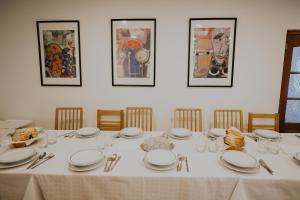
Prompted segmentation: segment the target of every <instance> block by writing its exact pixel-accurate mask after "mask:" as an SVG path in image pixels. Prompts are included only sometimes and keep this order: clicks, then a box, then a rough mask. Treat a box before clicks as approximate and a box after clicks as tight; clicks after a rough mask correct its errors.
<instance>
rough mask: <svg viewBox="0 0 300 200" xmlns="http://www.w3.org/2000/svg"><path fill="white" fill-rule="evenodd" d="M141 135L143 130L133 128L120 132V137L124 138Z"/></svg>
mask: <svg viewBox="0 0 300 200" xmlns="http://www.w3.org/2000/svg"><path fill="white" fill-rule="evenodd" d="M142 133H143V130H142V129H140V128H135V127H128V128H124V129H122V130H121V131H120V135H121V136H125V137H136V136H139V135H141V134H142Z"/></svg>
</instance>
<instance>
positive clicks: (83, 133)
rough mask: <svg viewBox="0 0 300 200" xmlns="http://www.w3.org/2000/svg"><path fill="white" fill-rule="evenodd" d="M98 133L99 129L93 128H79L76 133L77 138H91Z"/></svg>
mask: <svg viewBox="0 0 300 200" xmlns="http://www.w3.org/2000/svg"><path fill="white" fill-rule="evenodd" d="M98 132H99V129H98V128H94V127H86V128H81V129H78V130H77V131H76V133H77V135H78V136H92V135H94V134H96V133H98Z"/></svg>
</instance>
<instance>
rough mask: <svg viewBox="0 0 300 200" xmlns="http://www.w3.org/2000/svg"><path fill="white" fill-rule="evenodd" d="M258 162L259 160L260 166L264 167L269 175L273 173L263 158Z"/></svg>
mask: <svg viewBox="0 0 300 200" xmlns="http://www.w3.org/2000/svg"><path fill="white" fill-rule="evenodd" d="M258 162H259V164H260V166H262V167H263V168H265V169H266V170H267V171H268V172H269V173H270V174H271V175H273V173H274V172H273V170H272V169H271V168H270V167H269V166H268V165H267V163H266V162H265V161H264V160H262V159H259V161H258Z"/></svg>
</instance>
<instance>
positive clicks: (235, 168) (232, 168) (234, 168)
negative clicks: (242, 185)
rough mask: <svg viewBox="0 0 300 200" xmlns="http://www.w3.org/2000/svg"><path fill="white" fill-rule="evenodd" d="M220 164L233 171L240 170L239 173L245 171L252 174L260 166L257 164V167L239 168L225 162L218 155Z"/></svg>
mask: <svg viewBox="0 0 300 200" xmlns="http://www.w3.org/2000/svg"><path fill="white" fill-rule="evenodd" d="M219 162H220V164H221V165H223V166H224V167H226V168H228V169H231V170H233V171H236V172H241V173H246V174H254V173H257V172H258V171H259V169H260V166H259V165H258V166H257V167H254V168H240V167H236V166H234V165H231V164H230V163H227V162H226V161H224V160H223V159H222V157H220V161H219Z"/></svg>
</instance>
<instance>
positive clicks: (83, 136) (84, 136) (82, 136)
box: [76, 132, 99, 138]
mask: <svg viewBox="0 0 300 200" xmlns="http://www.w3.org/2000/svg"><path fill="white" fill-rule="evenodd" d="M98 134H99V132H95V133H94V134H91V135H78V134H76V137H77V138H92V137H96V136H97V135H98Z"/></svg>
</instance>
